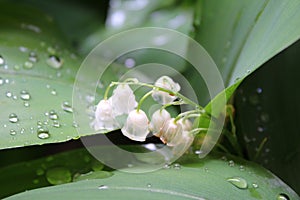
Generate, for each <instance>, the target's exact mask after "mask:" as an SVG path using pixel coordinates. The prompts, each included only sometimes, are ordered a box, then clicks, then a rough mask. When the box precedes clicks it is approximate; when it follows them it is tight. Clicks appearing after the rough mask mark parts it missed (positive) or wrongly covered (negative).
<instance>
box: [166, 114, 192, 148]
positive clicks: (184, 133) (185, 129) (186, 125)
mask: <svg viewBox="0 0 300 200" xmlns="http://www.w3.org/2000/svg"><path fill="white" fill-rule="evenodd" d="M177 124H179V125H180V126H181V127H182V130H181V133H177V134H176V135H174V137H173V138H172V139H171V140H170V141H169V142H168V144H167V145H168V146H176V145H179V144H180V143H182V142H186V141H187V140H191V139H192V138H191V137H192V136H191V135H190V134H189V132H190V131H191V130H192V123H191V121H190V120H188V119H180V120H178V121H177Z"/></svg>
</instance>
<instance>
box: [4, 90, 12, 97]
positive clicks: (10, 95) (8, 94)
mask: <svg viewBox="0 0 300 200" xmlns="http://www.w3.org/2000/svg"><path fill="white" fill-rule="evenodd" d="M5 95H6V97H8V98H10V97H12V96H13V94H12V93H11V92H9V91H7V92H6V93H5Z"/></svg>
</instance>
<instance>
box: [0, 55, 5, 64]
mask: <svg viewBox="0 0 300 200" xmlns="http://www.w3.org/2000/svg"><path fill="white" fill-rule="evenodd" d="M4 64H5V60H4V58H3V57H2V56H1V55H0V66H1V65H4Z"/></svg>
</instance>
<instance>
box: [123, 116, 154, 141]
mask: <svg viewBox="0 0 300 200" xmlns="http://www.w3.org/2000/svg"><path fill="white" fill-rule="evenodd" d="M148 123H149V120H148V117H147V115H146V114H145V112H144V111H142V110H133V111H131V112H130V113H129V115H128V117H127V120H126V123H125V125H124V127H123V128H122V129H121V131H122V133H123V135H124V136H126V137H128V138H129V139H131V140H135V141H140V142H143V141H145V140H146V136H147V135H148V133H149V129H148Z"/></svg>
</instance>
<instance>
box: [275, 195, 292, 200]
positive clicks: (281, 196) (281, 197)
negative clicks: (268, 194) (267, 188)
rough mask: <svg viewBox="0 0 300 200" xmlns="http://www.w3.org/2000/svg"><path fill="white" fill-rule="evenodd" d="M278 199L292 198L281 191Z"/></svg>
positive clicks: (287, 199) (288, 199) (286, 199)
mask: <svg viewBox="0 0 300 200" xmlns="http://www.w3.org/2000/svg"><path fill="white" fill-rule="evenodd" d="M277 200H290V197H289V196H288V195H286V194H283V193H281V194H279V195H278V196H277Z"/></svg>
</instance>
